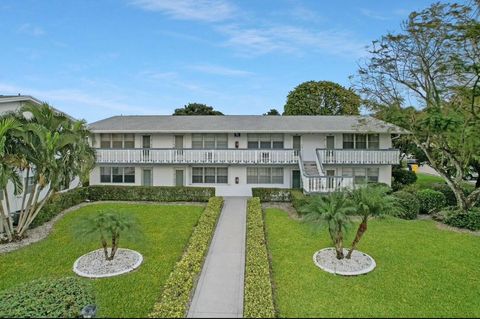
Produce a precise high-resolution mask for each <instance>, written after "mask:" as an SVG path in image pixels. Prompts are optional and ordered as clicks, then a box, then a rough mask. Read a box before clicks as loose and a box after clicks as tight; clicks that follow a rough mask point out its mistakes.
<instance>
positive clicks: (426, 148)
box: [355, 3, 480, 211]
mask: <svg viewBox="0 0 480 319" xmlns="http://www.w3.org/2000/svg"><path fill="white" fill-rule="evenodd" d="M475 11H477V12H478V8H476V10H475V8H473V7H472V6H468V5H460V4H456V3H453V4H443V3H435V4H433V5H431V6H430V7H429V8H427V9H425V10H422V11H421V12H412V13H411V14H410V15H409V17H408V19H407V21H405V22H404V23H403V24H402V29H401V32H399V33H398V34H392V33H388V34H386V35H384V36H382V37H381V38H380V39H379V40H377V41H374V42H373V44H372V46H371V48H370V54H371V57H370V59H369V60H367V61H366V63H365V64H364V65H363V66H361V67H360V69H359V71H358V73H357V76H356V81H355V86H356V88H357V90H358V91H359V92H360V93H361V94H362V97H363V98H364V101H365V103H366V105H367V106H368V107H369V108H371V109H372V110H374V111H376V112H381V113H382V114H383V116H388V118H389V119H390V121H391V122H393V123H395V124H397V125H399V126H401V127H403V128H405V129H407V130H409V131H410V133H411V134H410V135H409V138H410V139H411V141H413V142H414V143H415V144H416V146H417V147H418V148H420V149H421V150H422V151H423V153H424V154H425V156H426V157H427V159H428V162H429V163H430V165H431V166H432V167H433V168H434V169H435V170H436V171H437V172H438V173H439V174H440V175H441V176H442V177H443V178H444V179H445V181H446V183H447V184H448V186H449V187H450V188H451V189H452V191H453V192H454V193H455V196H456V199H457V205H458V208H459V209H461V210H464V211H466V210H468V209H469V208H470V207H472V206H473V205H474V204H475V202H476V201H477V200H478V198H479V196H480V188H477V189H476V190H475V191H474V192H473V193H471V194H470V195H468V196H466V195H465V193H464V192H463V190H462V183H463V180H464V178H465V176H466V174H467V173H468V172H469V169H470V166H471V165H472V163H473V162H474V161H478V160H479V157H480V139H479V138H478V137H479V136H480V23H479V21H478V17H477V15H478V13H476V12H475ZM410 101H416V103H417V104H418V107H417V108H412V107H407V108H406V107H405V104H406V103H407V102H408V103H410Z"/></svg>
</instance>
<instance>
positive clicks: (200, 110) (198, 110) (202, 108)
mask: <svg viewBox="0 0 480 319" xmlns="http://www.w3.org/2000/svg"><path fill="white" fill-rule="evenodd" d="M172 115H223V113H222V112H220V111H216V110H214V109H213V107H211V106H208V105H206V104H202V103H188V104H187V105H185V106H184V107H183V108H179V109H175V112H173V114H172Z"/></svg>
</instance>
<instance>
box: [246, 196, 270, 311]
mask: <svg viewBox="0 0 480 319" xmlns="http://www.w3.org/2000/svg"><path fill="white" fill-rule="evenodd" d="M246 248H247V249H246V258H245V259H246V260H245V290H244V308H243V315H244V317H245V318H274V317H275V309H274V306H273V293H272V284H271V282H270V265H269V262H268V252H267V245H266V241H265V231H264V224H263V215H262V206H261V204H260V199H259V198H258V197H254V198H252V199H250V200H249V201H248V206H247V247H246Z"/></svg>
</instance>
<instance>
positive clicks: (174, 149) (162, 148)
mask: <svg viewBox="0 0 480 319" xmlns="http://www.w3.org/2000/svg"><path fill="white" fill-rule="evenodd" d="M94 149H95V150H99V151H127V150H130V151H136V150H149V151H297V150H296V149H294V148H234V147H233V148H231V147H227V148H175V147H170V148H168V147H160V148H159V147H156V148H154V147H133V148H105V147H95V148H94Z"/></svg>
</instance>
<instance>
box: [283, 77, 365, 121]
mask: <svg viewBox="0 0 480 319" xmlns="http://www.w3.org/2000/svg"><path fill="white" fill-rule="evenodd" d="M359 108H360V97H359V96H358V95H357V94H356V93H355V92H353V90H351V89H346V88H344V87H343V86H341V85H340V84H337V83H334V82H329V81H318V82H316V81H308V82H304V83H302V84H300V85H298V86H297V87H296V88H295V89H293V91H291V92H290V93H289V94H288V97H287V103H286V104H285V107H284V112H283V115H357V114H359Z"/></svg>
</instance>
